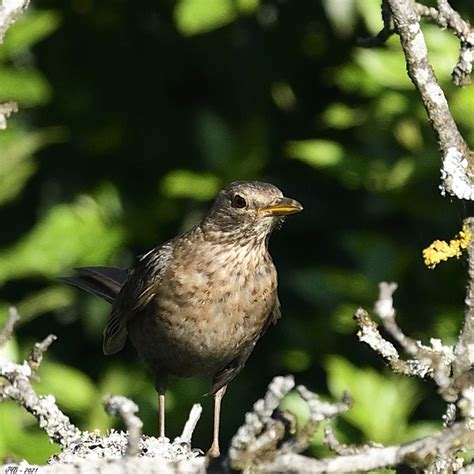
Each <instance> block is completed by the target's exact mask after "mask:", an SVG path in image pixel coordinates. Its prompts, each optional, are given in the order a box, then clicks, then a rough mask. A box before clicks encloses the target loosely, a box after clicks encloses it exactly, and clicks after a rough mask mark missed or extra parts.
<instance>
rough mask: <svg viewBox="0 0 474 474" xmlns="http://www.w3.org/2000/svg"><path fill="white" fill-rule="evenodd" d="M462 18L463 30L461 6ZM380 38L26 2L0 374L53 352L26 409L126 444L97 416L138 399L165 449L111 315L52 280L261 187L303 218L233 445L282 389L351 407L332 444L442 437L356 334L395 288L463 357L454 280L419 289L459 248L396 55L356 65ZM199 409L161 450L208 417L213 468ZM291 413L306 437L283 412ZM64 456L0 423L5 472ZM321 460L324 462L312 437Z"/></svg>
mask: <svg viewBox="0 0 474 474" xmlns="http://www.w3.org/2000/svg"><path fill="white" fill-rule="evenodd" d="M210 3H212V8H211V7H210ZM454 5H455V6H456V7H457V8H459V9H460V10H461V11H462V12H463V13H464V14H465V15H466V16H467V18H469V17H470V18H471V20H472V19H473V18H474V9H473V8H472V5H471V6H470V2H469V1H468V0H465V1H458V2H454ZM380 27H381V21H380V0H321V1H320V0H312V1H306V0H304V1H303V0H300V1H298V2H291V1H288V0H265V1H264V0H212V2H209V1H208V0H177V1H176V0H175V1H172V0H156V1H145V0H136V1H134V2H132V1H126V0H104V1H99V0H71V1H69V2H62V1H58V0H38V1H33V2H32V3H31V5H30V8H29V10H28V12H27V14H25V15H24V16H23V17H21V18H20V19H19V20H18V22H17V23H16V24H15V25H14V26H13V27H12V28H11V29H10V30H9V31H8V33H7V36H6V40H5V43H4V45H3V46H1V47H0V101H6V100H16V101H17V102H18V103H19V106H20V109H21V110H20V112H19V113H18V114H16V115H15V117H14V118H12V119H11V120H10V121H9V126H8V129H7V130H6V131H4V132H1V133H0V222H1V229H2V230H1V233H0V282H1V289H0V322H2V321H4V320H5V318H6V310H7V307H8V305H12V304H13V305H16V306H17V307H18V309H19V311H20V313H21V315H22V321H21V323H20V324H19V326H18V329H17V331H16V334H15V336H14V338H13V340H12V341H11V342H10V343H9V344H8V345H7V346H6V347H4V348H2V349H1V352H2V355H7V356H10V357H12V358H14V359H16V360H22V358H23V357H24V356H25V354H26V353H27V352H28V350H29V348H30V347H31V345H32V344H33V342H34V341H36V340H38V339H41V338H44V337H45V336H46V335H48V334H49V333H54V334H56V335H58V341H57V342H55V343H54V345H53V346H52V347H51V348H50V350H49V352H48V353H47V356H46V359H45V361H44V362H43V365H42V367H41V369H40V376H41V382H40V383H37V384H36V386H37V389H38V390H39V391H41V392H42V393H52V394H54V395H55V396H56V398H57V400H58V403H59V405H60V406H61V407H62V409H63V410H64V411H65V412H66V413H67V414H69V415H70V416H71V418H72V420H73V421H74V422H75V423H77V424H78V425H79V426H80V427H81V428H82V429H94V428H99V429H101V430H106V429H108V428H111V427H113V426H115V427H120V424H119V422H118V420H116V419H113V418H110V417H108V416H106V415H105V413H104V411H103V408H102V402H101V400H102V398H103V396H104V395H105V394H109V393H113V394H119V393H120V394H123V395H127V396H130V397H132V398H133V399H134V400H135V401H136V402H137V403H138V404H139V406H140V415H141V417H142V419H143V420H144V422H145V432H146V433H147V434H150V435H155V434H156V432H157V420H156V395H155V392H154V389H153V386H152V383H151V382H150V379H149V378H148V375H147V374H146V372H145V370H144V369H143V368H142V367H141V365H140V364H139V363H138V360H137V357H136V354H135V352H134V350H133V348H132V347H129V346H128V347H127V348H126V350H125V351H124V352H122V353H120V354H118V355H116V356H112V357H105V356H104V355H103V354H102V351H101V344H102V341H101V333H102V330H103V328H104V325H105V323H106V320H107V318H108V314H109V310H110V307H109V306H108V305H107V304H106V303H105V302H103V301H100V300H98V299H96V298H93V297H90V296H88V295H86V294H84V293H82V292H79V291H76V290H74V289H72V288H70V287H67V286H65V285H63V284H62V283H60V282H59V281H58V280H57V279H56V277H57V276H59V275H66V274H69V273H70V272H71V269H72V268H73V267H75V266H81V265H108V264H110V265H119V266H128V265H131V264H132V263H133V261H134V256H135V255H138V254H141V253H144V252H146V251H147V250H149V249H150V248H151V247H153V246H155V245H157V244H159V243H160V242H163V241H164V240H166V239H168V238H170V237H173V236H174V235H176V234H177V233H178V232H180V231H184V230H186V229H188V228H190V227H191V226H192V225H193V224H194V223H196V222H197V221H198V220H199V219H200V218H201V217H202V216H203V214H204V213H205V212H206V209H207V208H208V207H209V205H210V200H212V197H213V196H214V194H215V193H216V191H217V190H218V189H219V188H220V187H221V186H223V185H225V184H226V183H228V182H230V181H232V180H236V179H259V180H266V181H269V182H272V183H274V184H276V185H278V186H280V187H281V189H282V190H283V191H284V192H285V194H287V195H288V196H291V197H294V198H296V199H298V200H299V201H301V202H302V203H303V204H304V206H305V211H304V212H303V213H302V214H299V215H297V216H292V217H291V218H289V219H288V220H287V222H286V223H285V225H284V227H283V229H282V231H281V232H276V233H275V235H274V236H273V237H272V239H271V253H272V255H273V258H274V261H275V263H276V265H277V267H278V269H279V275H280V299H281V301H282V307H283V319H282V320H281V321H280V322H279V324H278V325H277V326H276V327H274V328H271V330H269V331H268V333H267V334H266V335H265V337H264V338H263V339H262V341H260V343H259V344H258V345H257V347H256V349H255V351H254V353H253V355H252V356H251V358H250V360H249V362H248V363H247V366H246V368H245V370H244V371H243V372H242V373H241V374H240V375H239V376H238V377H237V378H236V379H235V380H234V382H233V383H232V384H231V385H230V388H229V390H228V392H227V395H226V397H225V399H224V407H223V410H224V415H223V418H224V420H223V428H222V442H223V445H224V446H226V445H227V444H228V442H229V440H230V437H231V436H232V434H233V433H234V432H235V431H236V429H237V427H238V426H239V425H240V424H241V423H242V421H243V417H244V413H245V411H247V410H249V409H250V408H251V404H252V403H253V401H255V400H256V399H257V398H258V397H259V396H261V395H262V394H263V393H264V390H265V388H266V386H267V384H268V382H269V381H270V380H271V378H272V377H273V376H275V375H278V374H285V373H293V374H295V376H296V379H297V382H298V383H303V384H306V385H307V386H308V388H310V389H312V390H314V391H317V392H319V393H321V394H325V395H327V396H328V397H330V398H334V397H339V396H340V395H341V392H342V391H343V390H344V389H349V390H350V391H351V392H352V393H353V395H354V397H355V400H356V404H355V406H354V408H353V409H352V411H350V412H349V413H348V414H347V415H346V416H344V417H343V418H341V419H340V420H339V421H338V422H337V424H336V428H337V433H338V436H340V438H341V439H342V440H343V441H352V442H361V441H364V440H367V439H372V440H374V441H380V442H383V443H394V442H400V441H405V440H408V439H410V438H413V437H415V436H420V435H421V434H424V433H429V432H430V430H434V429H436V428H437V427H439V426H440V416H441V414H442V413H443V410H444V406H443V403H442V402H441V401H440V400H439V399H438V397H437V396H436V393H435V387H434V386H433V384H431V383H429V382H426V383H421V382H418V381H415V380H412V379H408V378H401V377H395V376H393V375H391V374H390V373H389V372H388V371H387V370H386V369H385V368H384V365H383V363H382V362H381V361H380V359H379V357H378V356H376V355H375V354H373V353H372V352H371V351H370V350H369V349H368V347H367V346H365V345H362V344H360V343H358V342H357V341H356V337H355V324H354V322H353V320H352V316H353V313H354V310H355V308H356V307H357V306H358V305H362V306H364V307H365V308H367V309H371V307H372V305H373V302H374V299H375V297H376V295H377V283H378V282H379V281H380V280H394V281H397V282H398V283H399V284H400V289H399V291H398V292H397V293H396V306H397V309H398V314H399V316H398V317H399V321H400V323H401V325H402V327H403V328H404V329H405V330H406V332H407V333H409V334H410V335H412V336H414V337H417V338H421V339H422V340H423V341H424V342H429V338H430V337H440V338H443V340H444V341H445V342H447V343H452V342H453V341H455V338H456V336H457V333H458V330H459V327H460V324H461V321H462V311H463V307H462V302H463V293H464V286H465V264H464V262H463V261H462V260H461V261H456V260H453V261H449V262H447V263H445V264H443V265H441V266H440V267H439V268H437V269H436V270H434V271H431V270H428V269H426V268H425V267H424V266H423V263H422V259H421V250H422V248H423V247H425V246H427V245H428V244H429V243H430V242H431V241H432V240H434V239H436V238H441V239H449V238H450V237H451V236H452V235H454V234H455V233H456V232H457V231H458V230H459V229H460V222H461V219H462V218H463V216H464V214H465V211H464V209H463V208H462V205H461V204H459V203H458V202H452V201H451V200H450V199H443V198H441V197H440V195H439V191H438V184H439V175H440V171H439V165H440V155H439V152H438V150H437V145H436V142H435V139H434V135H433V132H432V130H431V128H430V126H429V124H428V122H427V119H426V115H425V112H424V110H423V107H422V105H421V102H420V100H419V97H418V94H417V93H416V92H415V91H414V89H413V87H412V85H411V83H410V81H409V79H408V78H407V76H406V72H405V65H404V59H403V55H402V53H401V50H400V46H399V43H398V39H397V38H396V37H394V38H392V39H391V40H390V41H389V42H388V44H387V46H386V47H384V48H381V49H362V48H359V47H358V46H357V42H356V40H357V37H359V36H367V35H373V34H375V33H376V32H378V30H379V29H380ZM424 31H425V34H426V39H427V41H428V44H429V49H430V59H431V60H432V62H433V64H434V66H435V69H436V74H437V76H438V78H439V80H440V81H441V83H442V86H443V88H444V89H445V91H446V92H447V95H448V99H449V102H450V105H451V109H452V112H453V114H454V116H455V118H456V120H457V122H458V124H459V126H460V127H461V129H462V131H463V133H464V134H465V137H466V139H467V140H468V142H470V143H472V142H473V139H474V115H473V114H472V109H473V106H474V88H473V87H471V88H465V89H456V88H455V87H454V86H453V85H452V84H451V82H450V74H451V69H452V67H453V66H454V64H455V62H456V60H457V54H458V44H457V40H456V39H455V38H454V37H453V36H452V35H450V34H449V33H448V32H445V31H440V30H439V29H438V28H437V27H435V26H432V25H426V26H425V27H424ZM208 388H209V385H208V383H207V382H206V381H202V380H197V379H188V380H175V381H173V382H172V383H171V386H170V390H169V397H168V400H167V401H168V406H167V430H168V431H167V433H168V435H169V436H170V437H174V436H176V435H178V434H179V433H180V430H181V428H182V425H183V423H184V421H185V419H186V417H187V414H188V412H189V409H190V408H191V405H192V403H193V402H201V403H203V404H204V410H205V411H204V415H203V418H202V420H201V421H200V423H199V425H198V428H197V430H196V433H195V441H194V445H195V446H199V447H201V448H203V449H207V447H208V445H209V440H210V435H211V404H212V398H211V397H209V396H207V397H203V394H204V393H206V392H207V391H208ZM285 406H286V407H288V408H290V409H292V410H294V411H295V412H296V413H297V414H298V417H299V418H300V420H304V418H305V416H307V413H306V411H305V408H304V404H303V403H302V402H301V401H300V400H299V399H298V397H296V396H295V395H290V396H289V397H288V399H287V400H286V402H285ZM57 450H58V447H57V446H55V445H51V444H49V442H48V439H47V437H46V435H45V434H44V433H43V432H42V431H41V430H40V429H39V428H38V427H37V425H36V422H35V420H34V419H33V417H32V416H31V415H29V414H27V413H25V412H24V411H23V410H22V409H21V408H19V407H17V406H15V404H13V403H11V402H5V403H2V404H1V405H0V459H2V458H3V459H4V458H5V457H7V456H8V457H11V458H17V459H19V458H26V459H27V460H28V461H30V462H44V461H45V460H46V459H47V457H48V456H49V455H51V453H53V452H56V451H57ZM311 452H312V453H313V454H321V453H323V452H324V450H323V449H322V448H321V447H320V438H318V436H317V437H315V443H314V446H313V447H312V448H311Z"/></svg>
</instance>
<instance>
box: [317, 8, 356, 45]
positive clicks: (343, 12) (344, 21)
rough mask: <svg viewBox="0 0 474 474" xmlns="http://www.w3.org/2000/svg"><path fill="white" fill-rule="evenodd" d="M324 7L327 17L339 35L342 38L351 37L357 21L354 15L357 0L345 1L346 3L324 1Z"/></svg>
mask: <svg viewBox="0 0 474 474" xmlns="http://www.w3.org/2000/svg"><path fill="white" fill-rule="evenodd" d="M323 5H324V10H325V11H326V15H327V16H328V17H329V19H330V20H331V22H332V24H333V25H334V28H335V30H336V31H337V33H338V34H340V35H341V36H349V35H350V34H351V33H352V29H353V27H354V22H355V20H356V18H355V15H354V12H355V5H356V0H345V1H344V2H338V1H336V2H335V1H334V0H323Z"/></svg>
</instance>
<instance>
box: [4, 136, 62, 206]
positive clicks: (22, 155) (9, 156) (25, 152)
mask: <svg viewBox="0 0 474 474" xmlns="http://www.w3.org/2000/svg"><path fill="white" fill-rule="evenodd" d="M63 135H64V134H63V133H62V131H61V129H58V128H51V129H46V130H41V131H38V132H25V131H22V130H16V129H12V130H10V129H8V130H7V133H2V134H0V156H1V159H0V205H2V204H4V203H6V202H8V201H10V200H11V199H14V198H15V197H16V196H17V195H18V194H19V193H20V192H21V191H22V189H23V187H24V186H25V184H26V183H27V182H28V180H29V178H30V177H31V176H32V175H33V174H34V173H35V171H36V169H37V163H36V161H35V160H33V158H32V155H33V154H34V153H35V152H36V151H37V150H39V149H41V148H43V147H44V146H45V145H47V144H49V143H54V142H58V141H61V140H62V138H63Z"/></svg>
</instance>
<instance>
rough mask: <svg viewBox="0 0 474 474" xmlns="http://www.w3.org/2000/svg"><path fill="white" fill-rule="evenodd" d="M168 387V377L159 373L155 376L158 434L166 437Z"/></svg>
mask: <svg viewBox="0 0 474 474" xmlns="http://www.w3.org/2000/svg"><path fill="white" fill-rule="evenodd" d="M167 385H168V375H167V374H166V373H164V372H161V371H157V372H156V374H155V388H156V391H157V392H158V434H159V437H160V438H164V437H165V393H166V387H167Z"/></svg>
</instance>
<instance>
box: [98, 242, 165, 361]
mask: <svg viewBox="0 0 474 474" xmlns="http://www.w3.org/2000/svg"><path fill="white" fill-rule="evenodd" d="M173 248H174V241H172V240H171V241H169V242H166V243H164V244H163V245H161V246H160V247H157V248H156V249H153V250H151V251H150V252H148V253H147V254H145V255H143V256H142V257H140V259H139V260H138V262H137V265H136V266H135V267H134V268H133V270H131V272H130V274H129V277H128V280H127V282H126V283H125V285H123V287H122V289H121V290H120V293H119V294H118V296H117V298H116V299H115V301H114V303H113V306H112V314H111V316H110V320H109V323H108V324H107V327H106V328H105V331H104V341H103V346H102V348H103V351H104V354H107V355H108V354H115V353H116V352H119V351H120V350H121V349H122V348H123V346H124V345H125V341H126V339H127V333H128V331H127V324H128V322H129V321H130V319H131V318H133V317H134V315H136V314H137V313H140V312H141V311H142V310H143V309H144V308H145V307H146V305H147V304H148V303H149V302H150V301H151V300H152V299H153V297H154V296H155V295H156V292H157V291H158V288H159V285H160V283H161V281H162V279H163V275H164V273H165V271H166V269H167V267H168V263H169V260H170V257H171V255H172V253H173Z"/></svg>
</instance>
